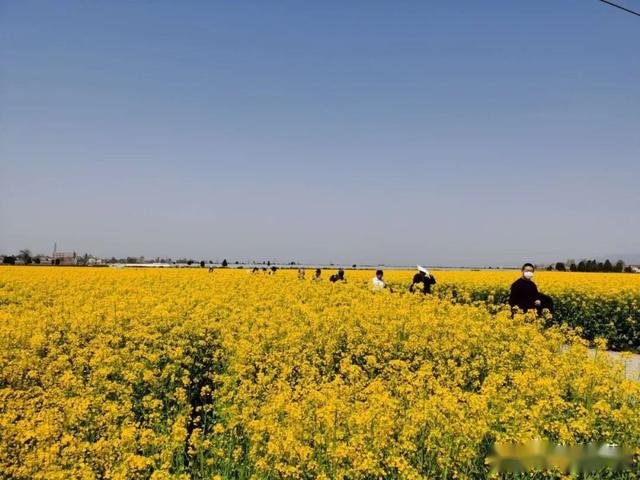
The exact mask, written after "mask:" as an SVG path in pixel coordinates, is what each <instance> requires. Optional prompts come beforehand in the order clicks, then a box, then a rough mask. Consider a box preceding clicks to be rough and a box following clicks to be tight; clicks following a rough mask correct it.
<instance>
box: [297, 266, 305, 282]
mask: <svg viewBox="0 0 640 480" xmlns="http://www.w3.org/2000/svg"><path fill="white" fill-rule="evenodd" d="M298 280H304V268H299V269H298Z"/></svg>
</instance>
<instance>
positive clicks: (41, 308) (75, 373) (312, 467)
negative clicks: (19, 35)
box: [0, 267, 640, 479]
mask: <svg viewBox="0 0 640 480" xmlns="http://www.w3.org/2000/svg"><path fill="white" fill-rule="evenodd" d="M310 273H311V272H307V275H308V277H309V276H310ZM328 274H329V272H328V271H327V272H324V276H325V280H324V281H323V282H317V283H315V282H312V281H311V280H310V279H309V278H307V279H306V280H304V281H301V280H298V279H297V278H296V272H295V271H278V272H277V273H276V274H275V275H273V276H269V275H265V274H262V273H260V274H257V275H252V274H250V273H249V272H248V271H246V270H216V271H214V272H213V273H208V272H207V270H206V269H203V270H117V269H90V268H64V269H60V268H58V269H56V268H54V267H52V268H48V267H41V268H37V269H36V268H26V267H25V268H20V267H7V268H2V269H0V342H1V343H0V476H2V477H8V478H20V479H22V478H24V479H26V478H71V477H72V478H80V477H82V478H121V479H129V478H149V477H151V478H154V479H161V478H194V479H195V478H203V479H204V478H207V479H210V478H215V476H216V475H219V476H220V478H252V477H253V478H451V477H457V478H478V477H483V476H485V475H486V473H487V471H488V470H487V468H488V467H487V465H485V463H484V458H485V455H486V453H487V450H488V448H489V445H490V444H491V443H492V442H493V441H494V440H503V441H504V440H514V441H524V440H527V439H531V438H535V437H544V438H548V439H551V440H553V441H559V442H566V443H578V442H587V441H591V440H595V441H607V442H615V443H618V444H623V445H629V446H633V447H634V448H637V446H638V445H640V408H639V407H640V405H639V401H640V384H639V383H638V382H634V381H630V380H626V379H625V378H624V375H623V372H622V368H621V366H620V365H614V364H612V363H611V362H610V360H608V358H607V357H606V356H605V355H596V356H595V358H592V357H591V356H590V355H589V354H588V352H587V348H586V346H585V342H584V341H583V340H582V339H580V338H579V337H578V336H577V335H575V334H574V333H573V332H572V331H571V330H569V329H567V328H564V327H562V326H560V325H552V326H547V327H546V328H545V325H544V324H545V322H546V323H549V322H548V320H545V319H541V320H537V319H535V318H534V317H532V316H524V315H517V316H516V317H515V318H511V315H510V313H509V312H508V311H506V310H505V309H503V308H501V307H499V305H500V304H501V303H502V302H503V300H504V295H505V291H506V290H505V289H507V288H508V286H509V284H510V283H511V281H513V280H514V279H515V278H517V273H514V272H435V275H436V278H437V279H438V285H437V288H436V290H435V295H434V296H433V298H425V297H423V296H422V295H419V294H409V293H406V292H405V291H404V290H405V289H404V287H406V286H408V284H409V282H410V280H411V276H412V274H413V272H409V271H406V272H401V271H389V272H387V274H386V276H387V277H388V278H387V280H388V281H389V282H390V283H391V284H392V286H394V287H395V288H396V290H399V291H400V292H399V293H394V294H390V293H388V292H371V291H370V290H369V289H368V285H367V282H368V281H369V279H370V277H371V276H372V272H363V271H353V272H352V271H347V278H348V280H349V282H348V283H347V284H337V285H334V284H330V283H329V282H327V280H326V279H327V277H328ZM536 281H537V283H538V285H539V287H540V289H541V290H542V291H544V292H545V293H548V294H550V295H552V296H553V297H554V299H555V300H556V304H557V305H558V309H559V314H560V313H562V315H568V317H566V318H572V319H574V320H572V321H574V322H575V321H579V319H581V318H582V319H584V318H596V317H597V316H598V315H605V314H606V313H607V312H614V313H615V312H618V313H616V315H618V316H617V317H615V318H620V319H625V318H628V315H631V317H630V318H631V320H625V321H628V322H629V324H630V325H632V324H633V322H634V321H635V320H634V319H636V318H637V317H634V315H637V314H638V308H637V307H638V296H639V292H640V289H639V288H638V281H639V280H638V278H637V277H634V276H632V275H622V274H611V275H605V274H561V273H547V272H540V273H537V274H536ZM401 287H402V288H401ZM571 305H573V309H572V308H571ZM603 305H604V306H603ZM603 309H604V310H603ZM592 312H596V313H592ZM602 312H604V313H602ZM608 318H610V317H608ZM575 319H578V320H575ZM567 321H569V320H567ZM616 322H618V323H616ZM569 323H570V322H569ZM619 324H620V321H619V320H615V321H614V326H615V328H614V329H613V330H611V331H614V332H618V330H619ZM585 331H587V330H586V329H585ZM634 332H635V330H634ZM616 334H617V333H616ZM634 335H637V334H635V333H634ZM616 338H617V337H616ZM633 338H637V336H636V337H633ZM565 346H568V348H565ZM636 453H640V451H638V450H636ZM636 466H637V464H636ZM634 475H635V476H634ZM625 478H638V477H637V473H630V474H629V476H628V477H625Z"/></svg>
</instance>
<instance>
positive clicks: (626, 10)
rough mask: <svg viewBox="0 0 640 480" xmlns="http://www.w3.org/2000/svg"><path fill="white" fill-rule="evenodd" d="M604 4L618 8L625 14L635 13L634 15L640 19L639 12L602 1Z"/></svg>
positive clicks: (605, 0)
mask: <svg viewBox="0 0 640 480" xmlns="http://www.w3.org/2000/svg"><path fill="white" fill-rule="evenodd" d="M600 1H601V2H602V3H606V4H607V5H611V6H612V7H616V8H619V9H620V10H624V11H625V12H629V13H633V14H634V15H637V16H639V17H640V13H638V12H634V11H633V10H630V9H628V8H626V7H623V6H622V5H617V4H615V3H613V2H609V1H608V0H600Z"/></svg>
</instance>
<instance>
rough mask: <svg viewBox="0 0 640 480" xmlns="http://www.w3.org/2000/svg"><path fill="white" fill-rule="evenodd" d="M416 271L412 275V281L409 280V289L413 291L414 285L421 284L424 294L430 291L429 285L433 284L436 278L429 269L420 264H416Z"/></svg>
mask: <svg viewBox="0 0 640 480" xmlns="http://www.w3.org/2000/svg"><path fill="white" fill-rule="evenodd" d="M417 267H418V273H416V274H415V275H414V276H413V281H412V282H411V286H410V287H409V291H410V292H413V291H414V290H415V288H416V285H418V284H422V293H424V294H425V295H427V294H429V293H431V285H435V283H436V279H435V277H434V276H433V275H431V273H430V272H429V270H427V269H426V268H424V267H421V266H420V265H417Z"/></svg>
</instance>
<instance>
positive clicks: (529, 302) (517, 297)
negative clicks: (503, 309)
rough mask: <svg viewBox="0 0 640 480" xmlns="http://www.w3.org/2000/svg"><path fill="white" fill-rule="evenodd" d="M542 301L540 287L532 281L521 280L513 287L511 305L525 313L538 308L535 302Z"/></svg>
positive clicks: (510, 298)
mask: <svg viewBox="0 0 640 480" xmlns="http://www.w3.org/2000/svg"><path fill="white" fill-rule="evenodd" d="M539 299H540V293H539V292H538V287H537V286H536V284H535V283H533V282H532V281H531V280H526V279H524V278H519V279H518V280H516V281H515V282H513V284H512V285H511V293H510V295H509V305H511V306H512V307H518V308H520V309H522V310H524V311H525V312H526V311H527V310H529V309H530V308H536V305H535V302H536V300H539Z"/></svg>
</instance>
